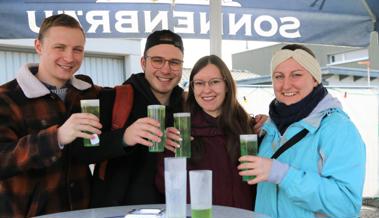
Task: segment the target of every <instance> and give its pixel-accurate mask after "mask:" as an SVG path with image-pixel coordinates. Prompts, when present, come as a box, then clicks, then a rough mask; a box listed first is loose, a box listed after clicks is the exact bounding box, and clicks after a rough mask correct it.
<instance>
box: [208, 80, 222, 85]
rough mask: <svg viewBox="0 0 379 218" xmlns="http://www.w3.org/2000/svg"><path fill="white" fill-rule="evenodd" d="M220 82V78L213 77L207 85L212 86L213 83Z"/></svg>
mask: <svg viewBox="0 0 379 218" xmlns="http://www.w3.org/2000/svg"><path fill="white" fill-rule="evenodd" d="M219 83H221V79H213V80H209V85H211V86H213V85H217V84H219Z"/></svg>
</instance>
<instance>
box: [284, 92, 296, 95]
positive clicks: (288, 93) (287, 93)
mask: <svg viewBox="0 0 379 218" xmlns="http://www.w3.org/2000/svg"><path fill="white" fill-rule="evenodd" d="M283 95H284V96H294V95H295V93H294V92H285V93H283Z"/></svg>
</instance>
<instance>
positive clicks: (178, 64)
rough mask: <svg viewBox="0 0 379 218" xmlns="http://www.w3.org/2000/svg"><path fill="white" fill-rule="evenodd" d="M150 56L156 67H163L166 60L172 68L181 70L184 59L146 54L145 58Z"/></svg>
mask: <svg viewBox="0 0 379 218" xmlns="http://www.w3.org/2000/svg"><path fill="white" fill-rule="evenodd" d="M147 58H150V61H151V65H152V66H153V67H154V68H155V69H161V68H162V67H163V66H164V65H165V64H166V62H168V66H169V67H170V69H171V70H181V69H182V65H183V61H182V60H179V59H165V58H163V57H159V56H145V59H147Z"/></svg>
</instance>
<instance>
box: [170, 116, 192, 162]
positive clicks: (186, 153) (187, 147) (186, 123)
mask: <svg viewBox="0 0 379 218" xmlns="http://www.w3.org/2000/svg"><path fill="white" fill-rule="evenodd" d="M174 127H175V128H176V129H178V130H179V131H180V137H181V138H182V141H180V142H178V143H179V144H180V148H177V149H176V151H175V157H187V158H190V157H191V117H174Z"/></svg>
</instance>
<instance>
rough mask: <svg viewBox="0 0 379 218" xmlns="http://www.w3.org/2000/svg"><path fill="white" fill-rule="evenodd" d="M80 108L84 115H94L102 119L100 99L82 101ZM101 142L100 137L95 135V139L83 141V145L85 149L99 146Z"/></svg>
mask: <svg viewBox="0 0 379 218" xmlns="http://www.w3.org/2000/svg"><path fill="white" fill-rule="evenodd" d="M80 107H81V109H82V112H83V113H90V114H94V115H95V116H97V117H98V118H100V101H99V99H87V100H80ZM99 142H100V140H99V136H98V135H96V134H94V137H93V138H91V139H83V145H84V146H85V147H91V146H99V145H100V144H99Z"/></svg>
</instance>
